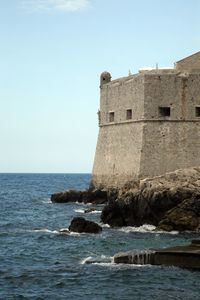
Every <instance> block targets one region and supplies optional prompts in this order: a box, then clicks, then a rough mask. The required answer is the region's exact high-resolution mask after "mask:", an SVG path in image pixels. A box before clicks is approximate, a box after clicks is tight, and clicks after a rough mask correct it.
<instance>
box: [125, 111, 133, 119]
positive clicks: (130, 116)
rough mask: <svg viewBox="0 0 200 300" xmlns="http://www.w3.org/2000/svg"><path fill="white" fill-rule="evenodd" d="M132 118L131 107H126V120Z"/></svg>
mask: <svg viewBox="0 0 200 300" xmlns="http://www.w3.org/2000/svg"><path fill="white" fill-rule="evenodd" d="M131 119H132V109H127V111H126V120H131Z"/></svg>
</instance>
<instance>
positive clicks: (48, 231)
mask: <svg viewBox="0 0 200 300" xmlns="http://www.w3.org/2000/svg"><path fill="white" fill-rule="evenodd" d="M27 231H28V232H44V233H54V234H58V233H59V231H58V230H50V229H47V228H41V229H32V230H27Z"/></svg>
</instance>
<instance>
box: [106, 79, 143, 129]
mask: <svg viewBox="0 0 200 300" xmlns="http://www.w3.org/2000/svg"><path fill="white" fill-rule="evenodd" d="M100 91H101V97H100V115H101V121H100V124H101V125H105V124H108V123H109V112H114V123H120V122H126V121H127V120H126V110H128V109H132V120H140V119H142V118H143V114H144V76H143V75H135V76H129V77H125V78H122V79H120V80H113V81H111V82H110V83H108V84H104V85H103V86H102V88H101V89H100Z"/></svg>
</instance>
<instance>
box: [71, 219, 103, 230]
mask: <svg viewBox="0 0 200 300" xmlns="http://www.w3.org/2000/svg"><path fill="white" fill-rule="evenodd" d="M69 231H73V232H78V233H83V232H85V233H100V232H101V231H102V228H101V226H99V225H98V224H97V223H95V222H92V221H88V220H85V219H84V218H74V219H73V220H72V221H71V224H70V226H69Z"/></svg>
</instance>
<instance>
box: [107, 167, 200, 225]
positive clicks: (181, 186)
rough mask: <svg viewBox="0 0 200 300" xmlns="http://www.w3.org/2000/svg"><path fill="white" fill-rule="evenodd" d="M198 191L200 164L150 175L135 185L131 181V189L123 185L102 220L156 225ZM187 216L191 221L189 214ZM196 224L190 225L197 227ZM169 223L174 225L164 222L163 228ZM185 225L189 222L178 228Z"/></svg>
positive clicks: (113, 223)
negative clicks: (153, 175)
mask: <svg viewBox="0 0 200 300" xmlns="http://www.w3.org/2000/svg"><path fill="white" fill-rule="evenodd" d="M198 194H200V168H191V169H184V170H177V171H175V172H171V173H167V174H165V175H163V176H157V177H154V178H147V179H144V180H141V181H140V182H139V183H137V184H135V183H134V184H133V186H132V187H131V185H130V183H129V188H128V189H127V187H125V188H124V189H123V188H122V189H121V191H119V193H118V198H117V199H116V200H115V201H112V202H109V203H108V205H106V206H105V207H104V209H103V211H102V214H101V220H102V221H103V222H104V223H107V224H109V225H110V226H140V225H143V224H152V225H155V226H157V225H158V224H159V222H160V221H161V220H162V219H163V218H164V217H165V214H166V213H167V212H168V211H169V210H171V209H173V208H175V207H177V206H178V205H180V204H181V203H182V202H183V201H184V200H186V199H192V198H193V197H196V195H198ZM189 206H191V205H190V204H189V203H188V209H189ZM196 218H197V215H196ZM187 220H188V221H189V217H188V218H187ZM191 222H192V221H191ZM193 222H194V218H193ZM196 222H197V221H195V224H196ZM195 224H194V225H189V226H188V227H190V228H194V227H195V226H196V225H195ZM169 226H171V225H169V224H168V223H165V224H164V223H163V227H162V228H163V230H170V227H169ZM184 228H186V226H180V227H179V230H185V229H184Z"/></svg>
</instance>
